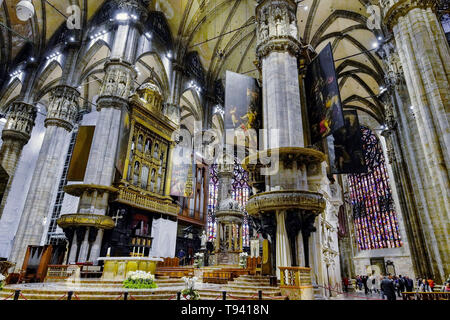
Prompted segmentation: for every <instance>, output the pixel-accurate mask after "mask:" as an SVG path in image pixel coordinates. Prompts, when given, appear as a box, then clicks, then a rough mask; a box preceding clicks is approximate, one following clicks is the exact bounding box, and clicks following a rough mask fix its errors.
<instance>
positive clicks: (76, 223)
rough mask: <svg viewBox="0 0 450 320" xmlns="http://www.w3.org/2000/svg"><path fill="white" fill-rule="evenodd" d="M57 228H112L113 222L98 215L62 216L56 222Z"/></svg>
mask: <svg viewBox="0 0 450 320" xmlns="http://www.w3.org/2000/svg"><path fill="white" fill-rule="evenodd" d="M57 223H58V226H60V227H61V228H63V229H65V228H68V227H80V226H83V227H95V228H98V229H112V228H114V220H113V219H112V218H111V217H109V216H103V215H98V214H83V213H74V214H64V215H62V216H61V217H60V218H59V219H58V220H57Z"/></svg>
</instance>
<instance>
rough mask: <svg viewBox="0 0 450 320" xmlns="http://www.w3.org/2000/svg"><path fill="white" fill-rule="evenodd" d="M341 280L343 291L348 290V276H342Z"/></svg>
mask: <svg viewBox="0 0 450 320" xmlns="http://www.w3.org/2000/svg"><path fill="white" fill-rule="evenodd" d="M342 282H343V284H344V292H348V278H347V277H344V278H343V279H342Z"/></svg>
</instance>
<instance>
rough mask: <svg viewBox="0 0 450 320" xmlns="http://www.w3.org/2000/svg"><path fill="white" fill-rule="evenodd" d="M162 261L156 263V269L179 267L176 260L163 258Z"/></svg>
mask: <svg viewBox="0 0 450 320" xmlns="http://www.w3.org/2000/svg"><path fill="white" fill-rule="evenodd" d="M163 259H164V261H158V263H157V264H156V267H161V268H164V267H179V266H180V259H178V258H163Z"/></svg>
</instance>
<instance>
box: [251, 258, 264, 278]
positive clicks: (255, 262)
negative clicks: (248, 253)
mask: <svg viewBox="0 0 450 320" xmlns="http://www.w3.org/2000/svg"><path fill="white" fill-rule="evenodd" d="M247 270H248V272H249V274H251V275H256V274H259V275H261V274H262V258H261V257H247Z"/></svg>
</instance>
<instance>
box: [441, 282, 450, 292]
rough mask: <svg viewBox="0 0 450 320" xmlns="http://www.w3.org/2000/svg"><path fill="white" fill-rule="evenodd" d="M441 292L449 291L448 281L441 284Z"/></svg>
mask: <svg viewBox="0 0 450 320" xmlns="http://www.w3.org/2000/svg"><path fill="white" fill-rule="evenodd" d="M442 292H450V282H446V283H445V284H444V285H443V286H442Z"/></svg>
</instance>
